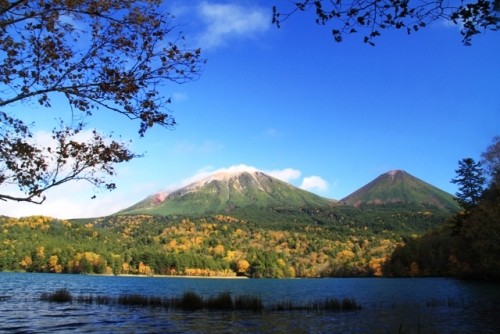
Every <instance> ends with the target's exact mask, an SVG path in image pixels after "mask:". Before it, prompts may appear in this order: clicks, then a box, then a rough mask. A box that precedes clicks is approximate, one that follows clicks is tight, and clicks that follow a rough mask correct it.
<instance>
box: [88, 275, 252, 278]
mask: <svg viewBox="0 0 500 334" xmlns="http://www.w3.org/2000/svg"><path fill="white" fill-rule="evenodd" d="M93 275H95V276H116V277H151V278H211V279H250V278H249V277H247V276H189V275H135V274H118V275H113V274H111V275H101V274H93Z"/></svg>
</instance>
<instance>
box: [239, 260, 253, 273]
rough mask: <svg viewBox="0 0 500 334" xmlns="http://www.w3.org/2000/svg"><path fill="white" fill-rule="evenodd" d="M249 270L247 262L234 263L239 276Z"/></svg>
mask: <svg viewBox="0 0 500 334" xmlns="http://www.w3.org/2000/svg"><path fill="white" fill-rule="evenodd" d="M248 269H250V263H248V261H247V260H238V261H237V262H236V271H237V272H238V273H240V274H245V273H246V272H247V271H248Z"/></svg>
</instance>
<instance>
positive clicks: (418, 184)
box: [340, 170, 458, 212]
mask: <svg viewBox="0 0 500 334" xmlns="http://www.w3.org/2000/svg"><path fill="white" fill-rule="evenodd" d="M340 202H341V203H344V204H348V205H353V206H356V207H359V206H362V205H388V204H398V205H414V206H417V207H434V208H436V209H440V210H446V211H451V212H454V211H457V210H458V206H457V203H456V202H455V200H454V199H453V196H452V195H451V194H449V193H447V192H445V191H443V190H441V189H438V188H436V187H434V186H433V185H431V184H428V183H426V182H424V181H422V180H420V179H418V178H416V177H414V176H412V175H410V174H408V173H407V172H405V171H402V170H393V171H390V172H387V173H385V174H382V175H380V176H379V177H377V178H376V179H375V180H373V181H372V182H370V183H368V184H367V185H365V186H363V187H361V188H360V189H358V190H356V191H355V192H353V193H352V194H350V195H349V196H347V197H345V198H343V199H341V200H340Z"/></svg>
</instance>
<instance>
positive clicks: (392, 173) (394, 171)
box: [387, 169, 405, 176]
mask: <svg viewBox="0 0 500 334" xmlns="http://www.w3.org/2000/svg"><path fill="white" fill-rule="evenodd" d="M387 174H388V175H391V176H395V175H397V174H405V171H404V170H401V169H393V170H391V171H388V172H387Z"/></svg>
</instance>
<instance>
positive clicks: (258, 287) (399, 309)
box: [0, 273, 500, 333]
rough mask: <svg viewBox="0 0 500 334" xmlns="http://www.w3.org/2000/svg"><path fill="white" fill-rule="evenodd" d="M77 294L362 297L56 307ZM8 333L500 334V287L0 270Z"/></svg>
mask: <svg viewBox="0 0 500 334" xmlns="http://www.w3.org/2000/svg"><path fill="white" fill-rule="evenodd" d="M60 288H67V289H68V290H69V291H70V292H71V294H72V295H73V296H77V295H90V294H92V295H104V296H109V297H117V296H119V295H123V294H141V295H145V296H159V297H175V296H180V295H182V294H183V293H184V292H186V291H194V292H196V293H198V294H200V295H203V296H206V297H209V296H215V295H217V294H218V293H221V292H227V291H229V292H231V293H232V294H233V295H234V296H237V295H256V296H259V297H260V298H261V299H262V301H263V303H264V305H265V306H266V305H270V304H273V303H276V302H280V301H292V302H293V303H294V304H295V303H297V304H299V303H305V302H308V301H314V300H321V299H324V298H327V297H334V298H339V299H342V298H344V297H349V298H354V299H355V300H356V301H357V302H358V303H359V304H361V306H362V309H361V310H360V311H354V312H327V311H325V312H313V311H309V312H307V311H301V312H299V311H292V312H288V311H286V312H259V313H253V312H221V311H196V312H184V311H172V310H165V309H161V308H159V309H153V308H137V307H136V308H134V307H125V306H119V305H96V304H81V303H76V302H75V303H65V304H57V303H49V302H46V301H41V300H40V295H41V294H42V293H43V292H54V291H55V290H57V289H60ZM0 333H500V286H499V285H493V284H486V283H477V282H476V283H471V282H462V281H456V280H447V279H440V278H429V279H366V278H363V279H304V280H299V279H294V280H292V279H291V280H272V279H259V280H231V279H200V278H192V279H185V278H145V277H100V276H82V275H51V274H16V273H0Z"/></svg>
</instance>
